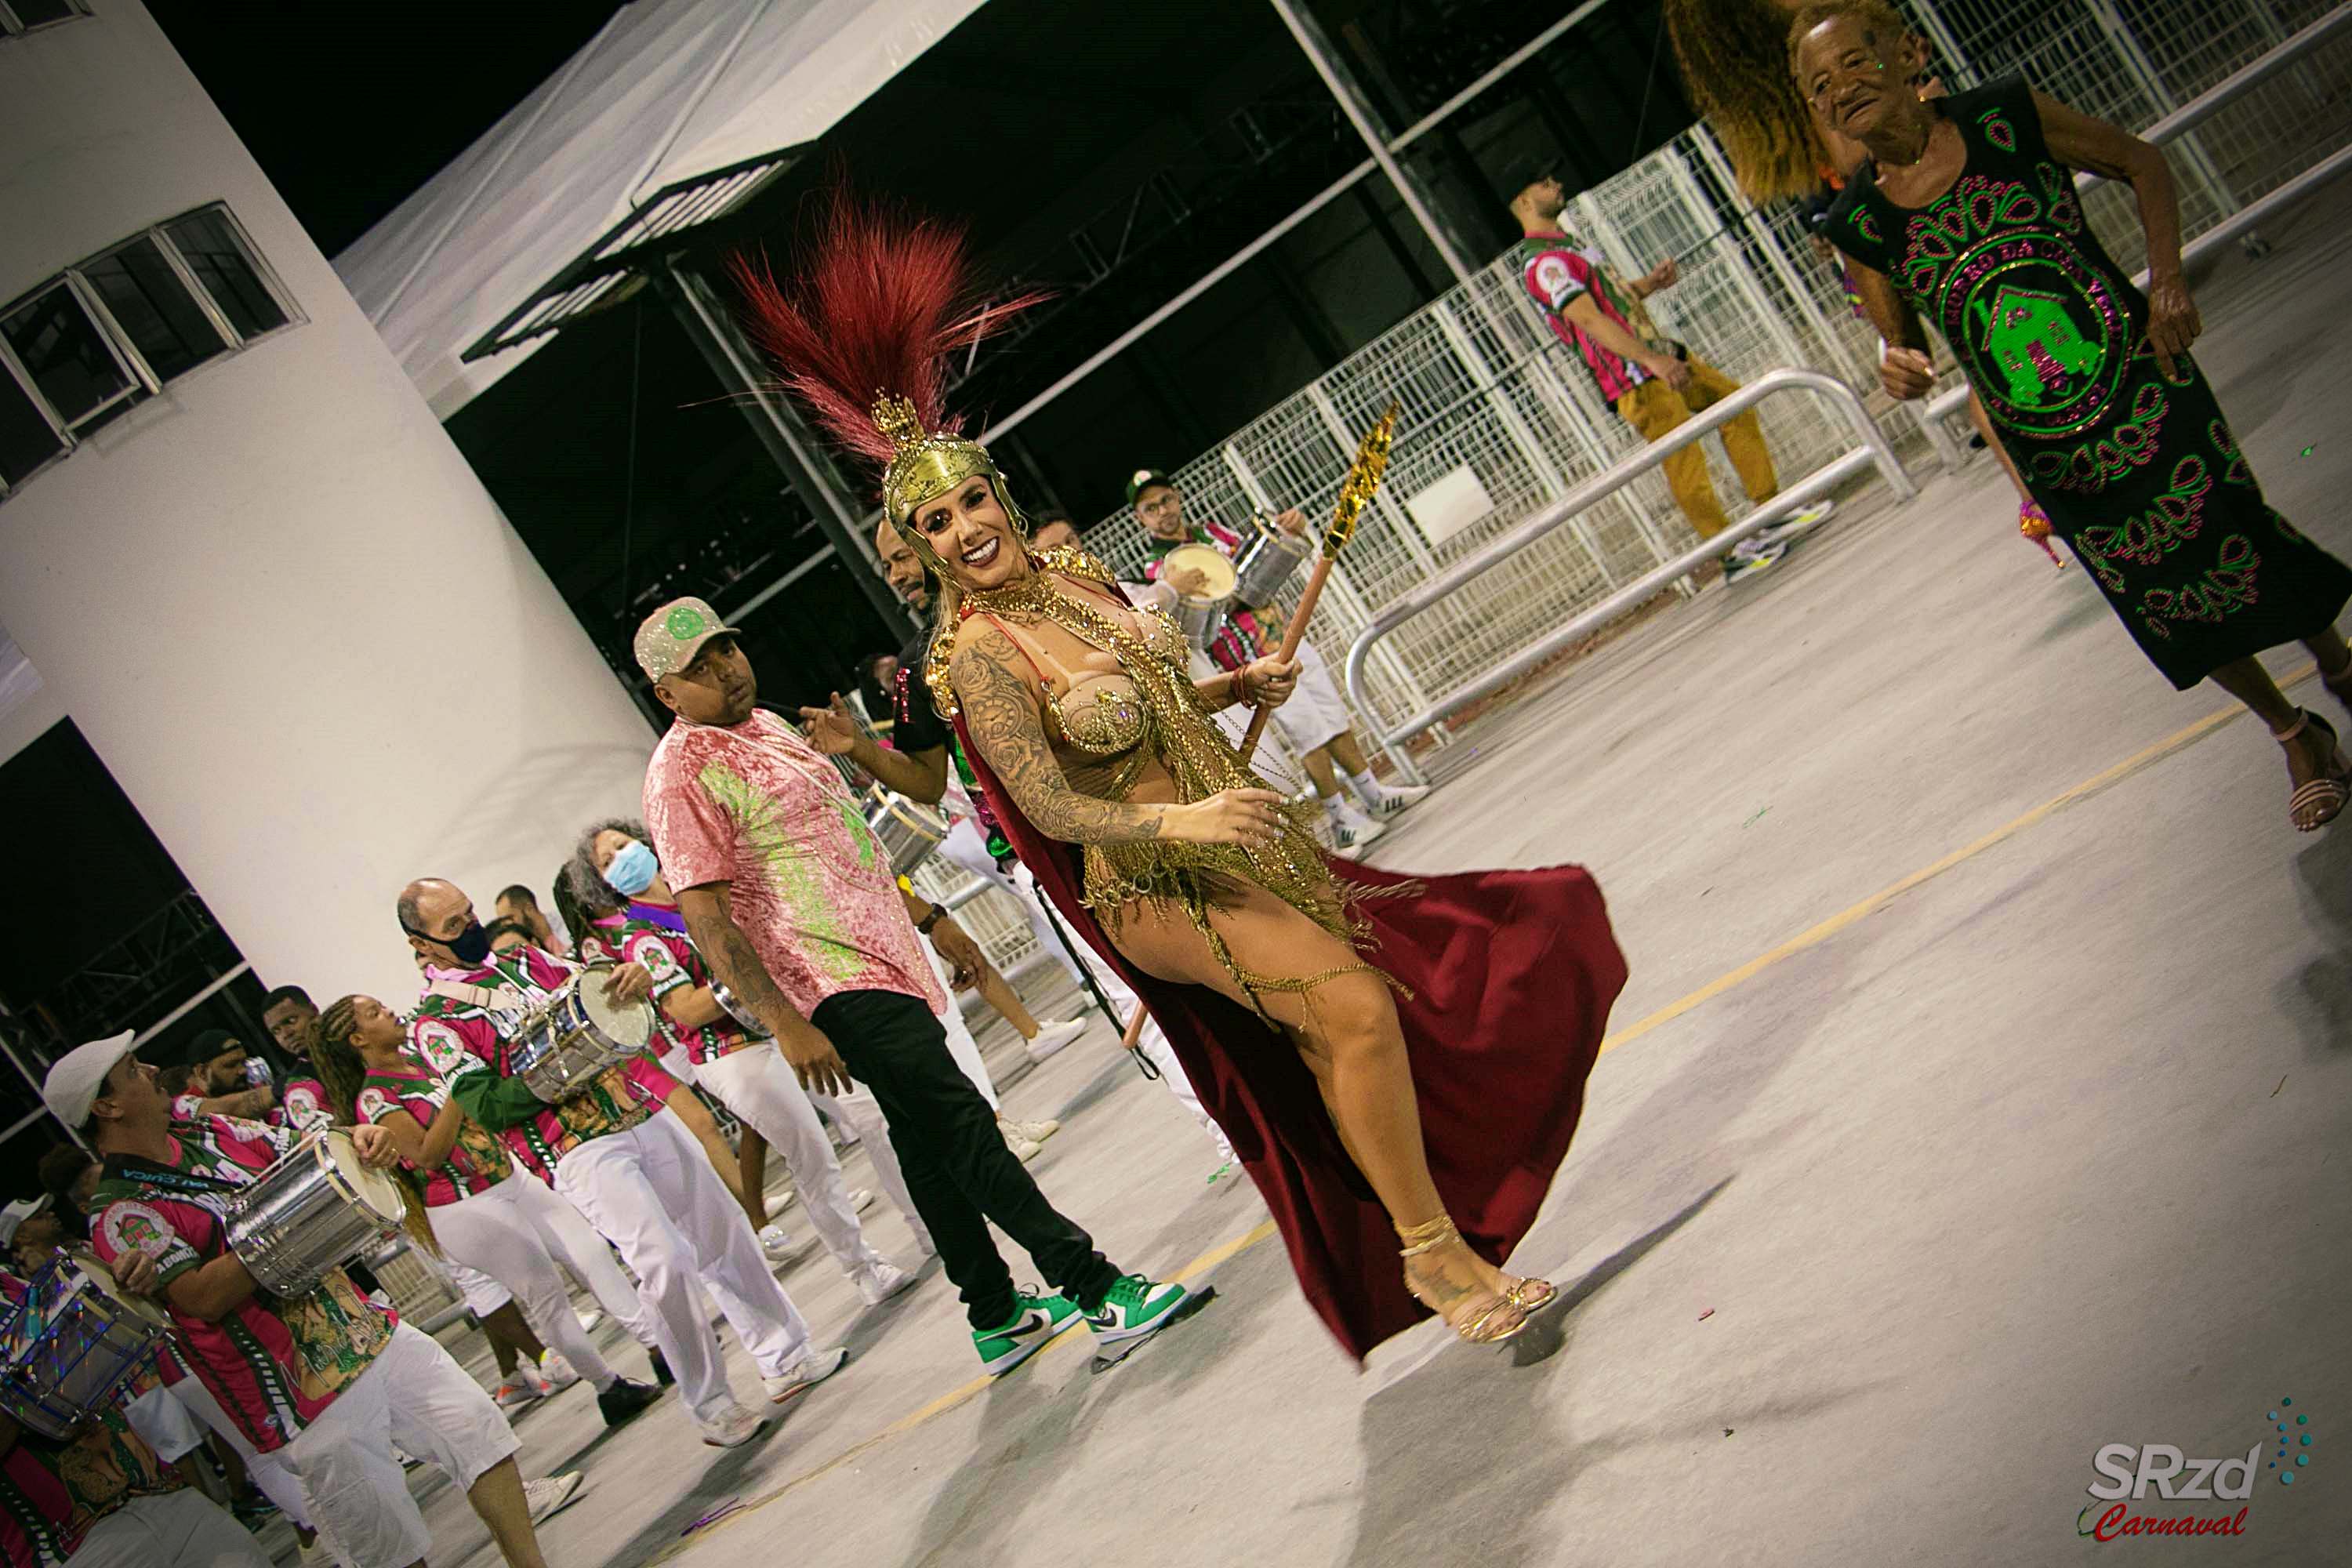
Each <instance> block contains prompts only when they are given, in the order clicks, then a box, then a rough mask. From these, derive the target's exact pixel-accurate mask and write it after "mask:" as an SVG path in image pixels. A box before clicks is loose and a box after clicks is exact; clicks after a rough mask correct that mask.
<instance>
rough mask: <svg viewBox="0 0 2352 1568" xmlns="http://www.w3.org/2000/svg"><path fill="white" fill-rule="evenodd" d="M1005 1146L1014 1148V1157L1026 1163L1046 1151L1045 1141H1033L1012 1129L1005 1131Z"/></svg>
mask: <svg viewBox="0 0 2352 1568" xmlns="http://www.w3.org/2000/svg"><path fill="white" fill-rule="evenodd" d="M1004 1146H1005V1147H1006V1148H1007V1149H1010V1150H1012V1151H1013V1158H1014V1159H1016V1160H1018V1161H1020V1162H1021V1163H1023V1164H1024V1165H1025V1164H1027V1163H1029V1162H1030V1161H1032V1160H1034V1159H1035V1158H1036V1157H1037V1156H1038V1155H1040V1154H1042V1153H1044V1152H1045V1145H1044V1144H1043V1143H1033V1142H1030V1141H1029V1140H1028V1139H1026V1138H1024V1137H1023V1136H1021V1134H1019V1133H1018V1132H1013V1131H1005V1133H1004Z"/></svg>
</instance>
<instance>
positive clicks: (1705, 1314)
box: [1698, 1307, 1729, 1436]
mask: <svg viewBox="0 0 2352 1568" xmlns="http://www.w3.org/2000/svg"><path fill="white" fill-rule="evenodd" d="M1714 1316H1715V1309H1714V1308H1712V1307H1709V1308H1708V1309H1707V1310H1706V1311H1704V1312H1701V1313H1700V1314H1699V1315H1698V1321H1700V1322H1702V1323H1704V1322H1706V1321H1707V1320H1708V1319H1709V1318H1712V1317H1714ZM1725 1436H1729V1434H1728V1433H1726V1434H1725Z"/></svg>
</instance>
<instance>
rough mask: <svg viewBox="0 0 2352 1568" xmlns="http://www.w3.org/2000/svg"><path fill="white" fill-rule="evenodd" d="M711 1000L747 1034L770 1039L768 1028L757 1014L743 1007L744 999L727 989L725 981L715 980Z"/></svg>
mask: <svg viewBox="0 0 2352 1568" xmlns="http://www.w3.org/2000/svg"><path fill="white" fill-rule="evenodd" d="M710 999H711V1000H712V1001H713V1002H716V1003H718V1004H719V1011H721V1012H723V1013H725V1014H726V1015H727V1016H729V1017H730V1018H732V1019H734V1020H735V1021H736V1022H737V1023H738V1024H740V1025H741V1026H743V1030H744V1032H745V1033H746V1034H749V1035H751V1036H752V1037H755V1038H758V1039H762V1040H764V1039H766V1038H767V1037H768V1028H767V1026H766V1025H764V1024H762V1023H761V1022H760V1019H759V1016H758V1015H757V1014H755V1013H753V1012H752V1011H751V1008H749V1007H747V1006H745V1005H743V999H742V998H741V997H740V996H738V995H736V994H735V993H733V992H732V991H730V990H728V989H727V983H726V982H725V981H723V980H714V981H712V982H711V983H710Z"/></svg>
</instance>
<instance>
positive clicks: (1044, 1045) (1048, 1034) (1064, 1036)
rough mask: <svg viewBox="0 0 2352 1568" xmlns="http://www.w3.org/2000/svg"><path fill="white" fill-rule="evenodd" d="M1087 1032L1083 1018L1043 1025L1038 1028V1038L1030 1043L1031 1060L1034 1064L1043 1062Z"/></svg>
mask: <svg viewBox="0 0 2352 1568" xmlns="http://www.w3.org/2000/svg"><path fill="white" fill-rule="evenodd" d="M1086 1032H1087V1023H1086V1020H1085V1019H1083V1018H1067V1019H1065V1020H1063V1021H1062V1022H1061V1023H1058V1024H1041V1025H1039V1026H1037V1037H1036V1038H1035V1039H1034V1040H1032V1041H1030V1042H1029V1059H1030V1060H1031V1061H1033V1062H1042V1061H1044V1060H1045V1058H1047V1057H1050V1056H1052V1055H1053V1054H1054V1053H1055V1052H1056V1051H1058V1050H1060V1049H1061V1048H1062V1047H1064V1046H1066V1045H1068V1044H1069V1043H1070V1042H1071V1041H1072V1040H1075V1039H1076V1038H1077V1037H1079V1036H1080V1035H1083V1034H1085V1033H1086Z"/></svg>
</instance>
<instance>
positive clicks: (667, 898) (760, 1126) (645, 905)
mask: <svg viewBox="0 0 2352 1568" xmlns="http://www.w3.org/2000/svg"><path fill="white" fill-rule="evenodd" d="M652 837H653V835H652V834H651V833H649V832H647V831H646V826H645V824H644V823H642V822H636V821H634V820H631V819H629V818H626V817H611V818H607V819H606V820H604V821H603V822H599V823H595V824H593V825H592V826H590V827H589V828H588V830H587V831H586V832H584V833H583V834H582V835H581V836H580V847H579V850H578V852H577V856H576V858H574V859H573V861H572V865H571V866H570V868H568V870H567V873H566V874H567V875H568V876H569V877H570V878H571V879H572V885H573V889H574V896H575V897H578V898H580V901H581V903H582V904H583V906H586V905H592V904H596V903H599V902H601V901H602V899H601V897H600V895H602V894H603V893H604V891H605V890H606V889H610V891H611V892H612V894H613V895H614V897H617V898H623V899H626V900H630V904H629V912H626V913H615V914H611V915H607V916H605V917H604V918H603V919H601V920H597V921H593V923H592V924H591V925H590V926H589V927H588V929H587V930H585V931H577V932H575V933H574V935H575V938H576V939H577V941H578V942H579V944H580V952H581V953H582V955H583V956H591V955H593V956H596V957H602V958H608V959H610V960H612V961H613V962H614V963H634V964H635V965H637V966H638V967H639V968H641V969H643V970H645V971H646V973H650V974H651V975H652V976H653V977H654V989H653V995H654V1022H655V1026H656V1028H658V1029H659V1030H660V1031H661V1034H662V1037H663V1038H664V1039H665V1040H667V1041H669V1042H670V1043H671V1045H672V1046H673V1047H674V1048H676V1049H678V1050H681V1051H683V1052H685V1054H686V1060H687V1065H688V1067H689V1068H692V1070H693V1073H694V1080H695V1082H697V1083H698V1084H700V1085H701V1086H702V1087H703V1088H705V1089H709V1091H710V1092H711V1093H713V1094H715V1095H717V1096H718V1097H719V1103H721V1104H723V1105H724V1106H726V1107H727V1109H728V1110H731V1111H733V1112H734V1113H735V1117H736V1120H737V1121H740V1122H741V1123H742V1124H743V1125H744V1127H745V1128H747V1129H749V1130H750V1131H755V1132H757V1133H758V1134H759V1135H760V1136H761V1138H762V1139H764V1140H765V1141H766V1142H767V1145H768V1147H769V1148H771V1149H773V1150H774V1151H776V1152H777V1153H779V1154H781V1155H782V1156H783V1159H784V1165H785V1167H786V1168H787V1169H788V1170H790V1171H791V1172H792V1173H793V1185H794V1186H795V1187H797V1188H798V1189H799V1191H800V1195H801V1203H802V1205H803V1206H804V1207H805V1208H806V1209H807V1210H808V1216H809V1224H810V1225H811V1226H814V1227H815V1230H816V1233H817V1236H818V1237H819V1238H820V1239H821V1240H823V1241H824V1247H825V1250H826V1251H827V1252H830V1253H832V1254H833V1260H834V1261H835V1263H837V1264H839V1265H840V1266H841V1271H842V1272H843V1273H845V1274H846V1275H848V1276H849V1282H850V1284H851V1285H853V1286H855V1287H856V1290H857V1299H858V1300H861V1301H863V1302H865V1303H866V1305H867V1306H869V1307H878V1306H880V1305H881V1304H882V1303H883V1302H885V1301H887V1300H889V1299H890V1298H891V1297H893V1296H896V1295H897V1294H898V1292H899V1291H901V1290H904V1289H907V1288H908V1286H910V1285H912V1284H913V1283H914V1282H915V1276H914V1275H912V1274H909V1273H908V1272H907V1270H905V1269H903V1268H899V1267H898V1265H897V1264H894V1263H892V1262H891V1261H890V1260H889V1259H888V1258H885V1257H883V1256H882V1254H881V1253H879V1252H877V1250H875V1247H874V1244H873V1243H872V1242H870V1241H868V1240H866V1230H865V1227H864V1226H861V1225H859V1224H858V1221H857V1215H858V1213H859V1211H860V1210H862V1209H864V1208H865V1207H866V1205H868V1204H871V1203H872V1202H873V1201H874V1196H873V1194H871V1193H866V1192H858V1193H852V1192H851V1191H850V1190H849V1184H848V1183H846V1182H845V1181H844V1180H842V1176H841V1161H840V1160H839V1159H838V1158H837V1157H836V1156H835V1154H834V1152H833V1140H832V1139H830V1138H828V1137H826V1136H825V1131H824V1122H822V1121H818V1120H817V1114H816V1107H815V1106H814V1105H811V1104H810V1103H809V1097H808V1091H807V1090H805V1089H803V1088H801V1083H800V1079H797V1078H794V1077H793V1069H792V1068H791V1067H789V1066H788V1065H786V1063H785V1061H784V1058H783V1054H782V1052H780V1051H778V1050H777V1049H776V1048H775V1042H774V1041H772V1040H769V1039H766V1038H763V1037H761V1036H758V1035H756V1034H753V1033H751V1032H750V1031H748V1030H746V1029H745V1028H744V1027H743V1026H742V1025H741V1024H740V1023H738V1022H737V1021H736V1020H735V1019H734V1018H732V1017H730V1016H729V1015H728V1012H727V1009H726V1008H725V1007H724V1006H722V1005H720V1004H719V999H718V997H717V995H716V994H714V992H713V991H712V989H711V975H710V971H709V967H708V966H707V965H705V964H704V963H703V962H702V954H701V953H699V952H697V951H695V946H694V942H693V941H692V939H691V938H689V937H688V935H687V934H686V932H685V931H674V930H672V929H670V927H669V925H668V924H667V922H657V921H653V920H644V919H638V918H636V916H635V911H636V910H639V909H646V910H647V912H648V913H658V912H659V911H660V910H662V909H663V908H665V907H667V909H668V910H672V911H675V910H676V909H677V900H675V899H674V898H673V897H672V896H671V894H670V890H669V884H668V883H667V882H665V881H663V880H662V876H661V865H660V862H659V861H658V860H656V858H655V857H654V851H653V845H652V842H651V840H652ZM679 923H680V924H681V925H682V924H684V923H685V922H684V921H680V922H679ZM876 1115H877V1118H878V1117H879V1115H880V1110H879V1108H878V1107H877V1110H876Z"/></svg>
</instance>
